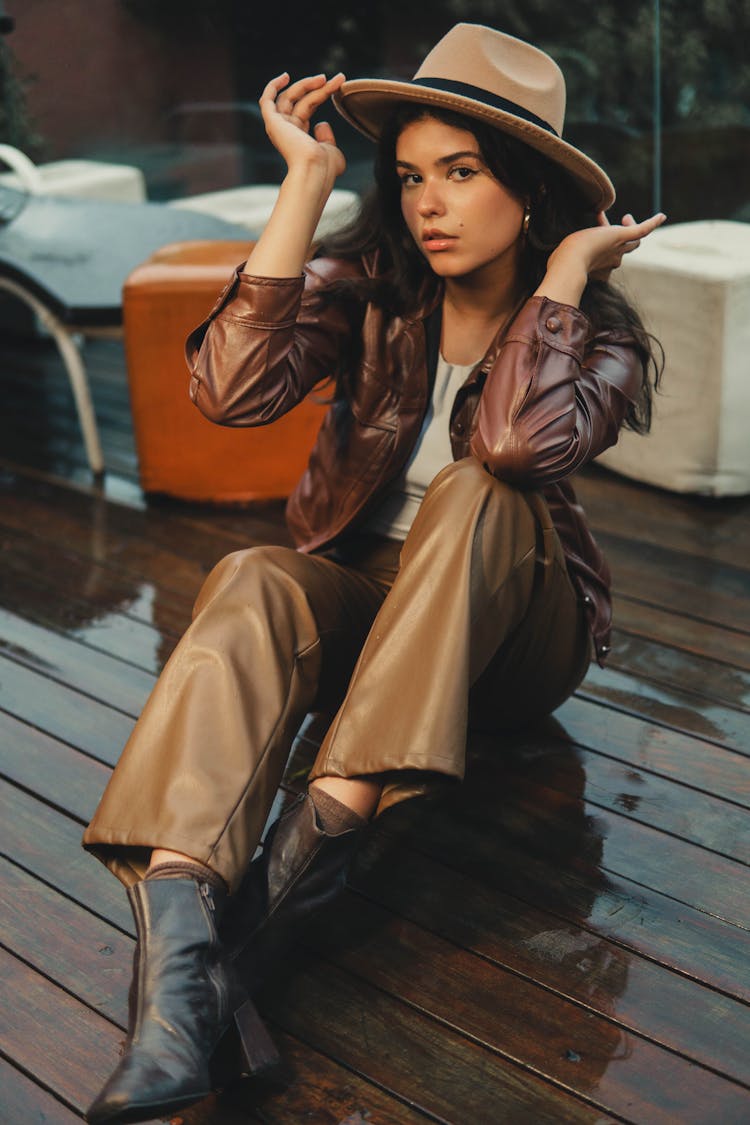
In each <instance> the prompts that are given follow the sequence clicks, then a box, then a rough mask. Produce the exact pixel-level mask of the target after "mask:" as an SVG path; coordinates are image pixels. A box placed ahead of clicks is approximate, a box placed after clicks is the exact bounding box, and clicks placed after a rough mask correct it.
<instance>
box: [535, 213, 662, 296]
mask: <svg viewBox="0 0 750 1125" xmlns="http://www.w3.org/2000/svg"><path fill="white" fill-rule="evenodd" d="M666 217H667V216H666V215H664V214H663V213H662V212H659V214H657V215H652V216H651V218H650V219H644V220H643V222H642V223H637V222H636V221H635V219H634V218H633V216H632V215H625V217H624V218H623V220H622V223H621V224H620V225H619V226H613V225H612V224H611V223H610V221H609V219H608V218H607V216H606V215H605V214H604V212H603V211H600V212H599V214H598V215H597V217H596V218H597V223H598V226H595V227H587V228H586V229H585V230H577V231H574V232H573V234H569V235H568V236H567V238H564V239H563V240H562V242H561V243H560V245H559V246H558V247H557V248H556V250H555V251H554V253H553V254H552V255H551V257H550V261H549V263H548V265H550V264H552V261H553V259H555V258H558V259H562V260H563V261H566V262H569V263H570V265H571V267H572V268H573V269H580V270H583V271H585V274H586V277H587V278H589V279H590V280H592V281H608V280H609V275H610V274H611V273H612V270H616V269H617V268H618V267H619V266H620V264H621V263H622V259H623V258H624V256H625V255H626V254H630V253H632V251H633V250H637V249H638V247H639V246H640V244H641V240H642V239H644V238H645V237H646V236H647V235H649V234H651V231H653V230H656V228H657V227H660V226H661V224H662V223H663V222H664V221H665V219H666Z"/></svg>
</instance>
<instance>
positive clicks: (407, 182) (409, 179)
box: [400, 172, 420, 187]
mask: <svg viewBox="0 0 750 1125" xmlns="http://www.w3.org/2000/svg"><path fill="white" fill-rule="evenodd" d="M400 178H401V186H402V187H412V186H413V185H414V184H418V183H419V182H420V177H419V176H418V175H417V173H416V172H404V173H403V175H402V176H401V177H400Z"/></svg>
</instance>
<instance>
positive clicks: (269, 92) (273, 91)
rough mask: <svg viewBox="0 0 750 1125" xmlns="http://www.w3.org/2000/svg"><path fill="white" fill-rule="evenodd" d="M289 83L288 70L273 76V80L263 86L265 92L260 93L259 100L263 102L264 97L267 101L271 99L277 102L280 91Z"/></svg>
mask: <svg viewBox="0 0 750 1125" xmlns="http://www.w3.org/2000/svg"><path fill="white" fill-rule="evenodd" d="M288 83H289V74H288V72H287V71H284V73H283V74H278V75H277V76H276V78H272V79H271V81H270V82H268V83H267V84H266V85H265V86H264V87H263V93H262V94H261V95H260V98H259V99H258V100H259V101H260V102H261V104H262V103H263V100H264V99H266V100H267V101H268V100H270V101H272V102H275V101H276V98H277V97H278V95H279V93H280V91H281V90H283V89H284V87H285V86H286V85H288Z"/></svg>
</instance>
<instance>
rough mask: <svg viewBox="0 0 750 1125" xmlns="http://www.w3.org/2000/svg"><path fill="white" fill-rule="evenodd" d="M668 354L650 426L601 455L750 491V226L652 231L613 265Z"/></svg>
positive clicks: (615, 465) (670, 484) (648, 470)
mask: <svg viewBox="0 0 750 1125" xmlns="http://www.w3.org/2000/svg"><path fill="white" fill-rule="evenodd" d="M619 273H620V275H621V281H622V284H623V287H624V289H625V290H626V292H627V293H628V295H629V296H630V297H631V298H632V299H633V300H634V301H635V304H636V306H637V307H638V309H639V311H640V313H641V315H642V317H643V320H644V323H645V325H646V328H647V329H648V330H649V331H651V332H653V334H654V335H655V336H656V337H657V339H658V340H660V341H661V344H662V347H663V348H664V352H665V368H664V376H663V380H662V390H661V391H660V393H659V394H657V395H656V396H655V400H654V421H653V425H652V429H651V433H650V434H648V435H646V436H643V437H642V436H639V435H638V434H633V433H631V432H629V431H627V430H624V431H622V433H621V434H620V440H619V442H618V444H617V445H616V446H615V447H614V448H613V449H610V450H607V452H606V453H604V454H603V455H602V456H601V457H600V458H599V462H600V463H601V464H603V465H606V467H607V468H608V469H614V470H615V471H616V472H619V473H623V474H624V475H625V476H628V477H633V478H634V479H635V480H641V481H646V482H647V483H649V484H654V485H658V486H659V487H661V488H668V489H671V490H673V491H675V492H698V493H703V494H705V495H709V496H729V495H738V494H742V493H748V492H750V437H749V436H748V424H749V423H750V224H748V223H734V222H723V221H705V222H696V223H679V224H675V225H674V226H665V227H662V228H660V229H659V230H656V231H654V233H653V234H651V235H649V237H648V238H647V239H646V240H645V241H644V242H643V243H641V246H640V247H639V249H638V250H636V251H635V252H634V253H633V254H630V255H627V256H626V257H625V259H624V260H623V263H622V267H621V269H620V271H619Z"/></svg>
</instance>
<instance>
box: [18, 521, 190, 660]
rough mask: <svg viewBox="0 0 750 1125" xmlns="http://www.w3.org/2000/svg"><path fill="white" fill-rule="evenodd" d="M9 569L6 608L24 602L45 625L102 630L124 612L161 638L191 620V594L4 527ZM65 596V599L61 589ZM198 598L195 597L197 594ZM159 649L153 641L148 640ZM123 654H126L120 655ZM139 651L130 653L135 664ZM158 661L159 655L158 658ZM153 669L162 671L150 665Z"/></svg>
mask: <svg viewBox="0 0 750 1125" xmlns="http://www.w3.org/2000/svg"><path fill="white" fill-rule="evenodd" d="M1 534H2V542H3V548H4V551H3V570H2V573H0V591H2V598H3V602H4V604H5V606H6V607H7V608H8V609H10V610H14V609H18V608H19V607H20V606H23V607H24V609H26V607H28V609H29V610H30V611H31V614H30V616H34V615H37V616H38V617H39V619H40V620H41V621H42V622H43V623H48V624H51V625H53V626H55V627H59V628H63V629H65V630H66V631H68V632H70V633H71V634H74V633H77V632H78V631H79V630H81V629H83V630H84V639H85V638H86V636H87V634H88V632H89V630H91V631H92V632H93V635H94V636H96V633H97V630H98V629H99V628H100V627H101V626H102V624H104V625H105V627H106V626H107V625H108V623H109V622H110V620H112V619H113V618H114V619H115V620H116V619H117V617H118V615H123V616H124V617H125V618H126V620H127V621H133V622H135V623H138V624H142V625H144V626H146V627H148V628H149V629H150V630H152V631H153V629H154V628H156V629H157V633H158V635H160V636H161V637H165V636H170V637H179V636H180V634H181V633H182V632H183V631H184V629H185V627H186V625H187V624H189V622H190V611H191V607H192V601H191V599H190V597H188V596H183V595H182V594H179V593H176V592H174V591H165V590H163V589H161V588H158V587H154V586H152V585H151V584H150V583H148V582H144V581H141V580H134V579H132V578H130V577H128V576H124V577H123V575H122V574H118V573H116V572H114V571H112V570H111V569H110V568H109V567H108V566H106V565H104V564H102V563H101V562H100V561H98V560H97V559H96V558H95V557H91V556H90V555H89V554H85V555H80V554H76V553H75V552H73V551H70V550H68V549H66V548H63V547H59V548H57V549H56V550H55V551H51V550H50V546H49V544H48V543H47V542H45V541H44V540H41V539H35V538H34V537H32V536H26V537H23V536H22V534H20V533H18V532H16V531H13V530H11V531H8V530H7V529H4V530H3V531H2V533H1ZM62 590H64V591H65V596H64V597H61V596H60V595H61V591H62ZM193 600H194V598H193ZM146 645H147V649H150V648H153V647H154V642H153V639H151V640H150V643H149V641H147V642H146ZM120 655H122V653H120ZM136 656H137V653H136V652H132V653H130V659H131V660H133V662H135V660H136ZM152 659H153V658H152ZM145 666H146V667H147V670H149V671H155V670H157V669H156V668H155V667H154V665H153V664H150V665H149V664H146V665H145Z"/></svg>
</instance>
